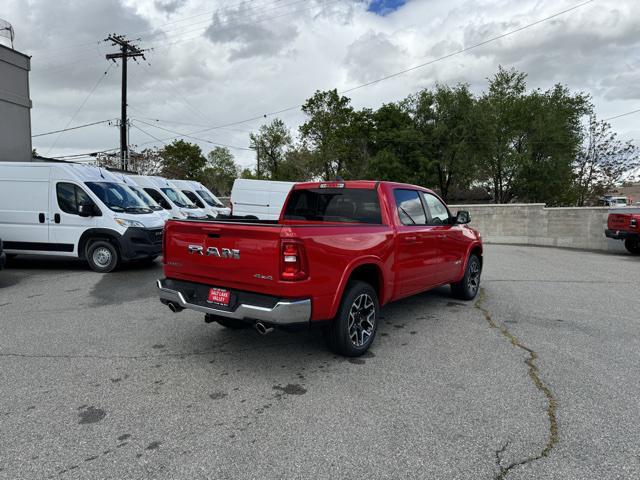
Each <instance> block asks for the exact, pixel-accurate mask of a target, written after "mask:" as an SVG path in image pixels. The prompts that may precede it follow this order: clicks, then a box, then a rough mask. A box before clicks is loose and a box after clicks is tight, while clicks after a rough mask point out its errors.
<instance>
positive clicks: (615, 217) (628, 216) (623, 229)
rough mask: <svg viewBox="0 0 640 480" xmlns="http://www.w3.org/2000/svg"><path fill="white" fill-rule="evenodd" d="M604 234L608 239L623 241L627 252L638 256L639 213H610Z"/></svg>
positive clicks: (639, 242)
mask: <svg viewBox="0 0 640 480" xmlns="http://www.w3.org/2000/svg"><path fill="white" fill-rule="evenodd" d="M604 234H605V235H606V236H607V237H608V238H614V239H616V240H624V246H625V248H626V249H627V250H628V251H629V252H631V253H633V254H634V255H640V213H638V212H635V213H634V212H629V213H626V212H625V213H610V214H609V217H608V218H607V229H606V230H605V231H604Z"/></svg>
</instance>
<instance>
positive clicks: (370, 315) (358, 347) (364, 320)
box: [326, 281, 380, 357]
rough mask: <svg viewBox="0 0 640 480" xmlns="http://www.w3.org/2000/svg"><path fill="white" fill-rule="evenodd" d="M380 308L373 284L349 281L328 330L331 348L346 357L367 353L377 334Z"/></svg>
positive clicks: (327, 334) (328, 340)
mask: <svg viewBox="0 0 640 480" xmlns="http://www.w3.org/2000/svg"><path fill="white" fill-rule="evenodd" d="M379 311H380V305H379V303H378V295H377V294H376V291H375V290H374V289H373V287H372V286H371V285H369V284H368V283H365V282H359V281H354V282H349V284H348V285H347V289H346V291H345V293H344V296H343V297H342V303H341V304H340V308H339V309H338V314H337V315H336V316H335V318H334V319H333V321H332V322H331V326H330V327H329V329H328V330H327V333H326V336H327V343H328V344H329V347H330V348H331V350H333V351H334V352H336V353H339V354H340V355H344V356H347V357H358V356H360V355H362V354H363V353H365V352H366V351H367V350H368V349H369V347H370V346H371V344H372V343H373V339H374V338H375V336H376V331H377V330H378V316H379V315H378V313H379Z"/></svg>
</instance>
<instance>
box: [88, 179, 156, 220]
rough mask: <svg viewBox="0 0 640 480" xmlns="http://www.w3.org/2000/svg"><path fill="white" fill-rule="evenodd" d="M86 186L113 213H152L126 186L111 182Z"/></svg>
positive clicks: (89, 183) (91, 183) (92, 183)
mask: <svg viewBox="0 0 640 480" xmlns="http://www.w3.org/2000/svg"><path fill="white" fill-rule="evenodd" d="M86 185H87V187H89V188H90V189H91V191H92V192H93V193H94V194H95V195H96V196H97V197H98V198H99V199H100V201H102V203H104V204H105V205H106V206H107V207H108V208H109V209H110V210H113V211H114V212H127V213H151V212H152V210H151V209H150V208H148V207H147V206H146V205H145V204H144V202H143V201H142V200H140V198H138V197H137V196H136V195H135V194H134V193H133V192H132V191H131V190H130V189H129V187H127V186H126V185H120V184H118V183H111V182H86Z"/></svg>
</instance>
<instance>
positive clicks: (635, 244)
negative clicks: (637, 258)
mask: <svg viewBox="0 0 640 480" xmlns="http://www.w3.org/2000/svg"><path fill="white" fill-rule="evenodd" d="M624 248H626V249H627V250H629V253H632V254H633V255H640V240H636V239H634V238H627V239H626V240H625V241H624Z"/></svg>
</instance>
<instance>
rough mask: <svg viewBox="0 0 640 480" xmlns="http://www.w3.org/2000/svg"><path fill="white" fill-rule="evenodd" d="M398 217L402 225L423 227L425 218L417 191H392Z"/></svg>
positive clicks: (425, 221)
mask: <svg viewBox="0 0 640 480" xmlns="http://www.w3.org/2000/svg"><path fill="white" fill-rule="evenodd" d="M393 196H394V197H395V199H396V206H397V208H398V216H399V217H400V221H401V222H402V224H403V225H425V224H426V223H427V216H426V215H425V213H424V208H423V206H422V201H421V200H420V195H419V194H418V191H417V190H401V189H398V190H394V191H393Z"/></svg>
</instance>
